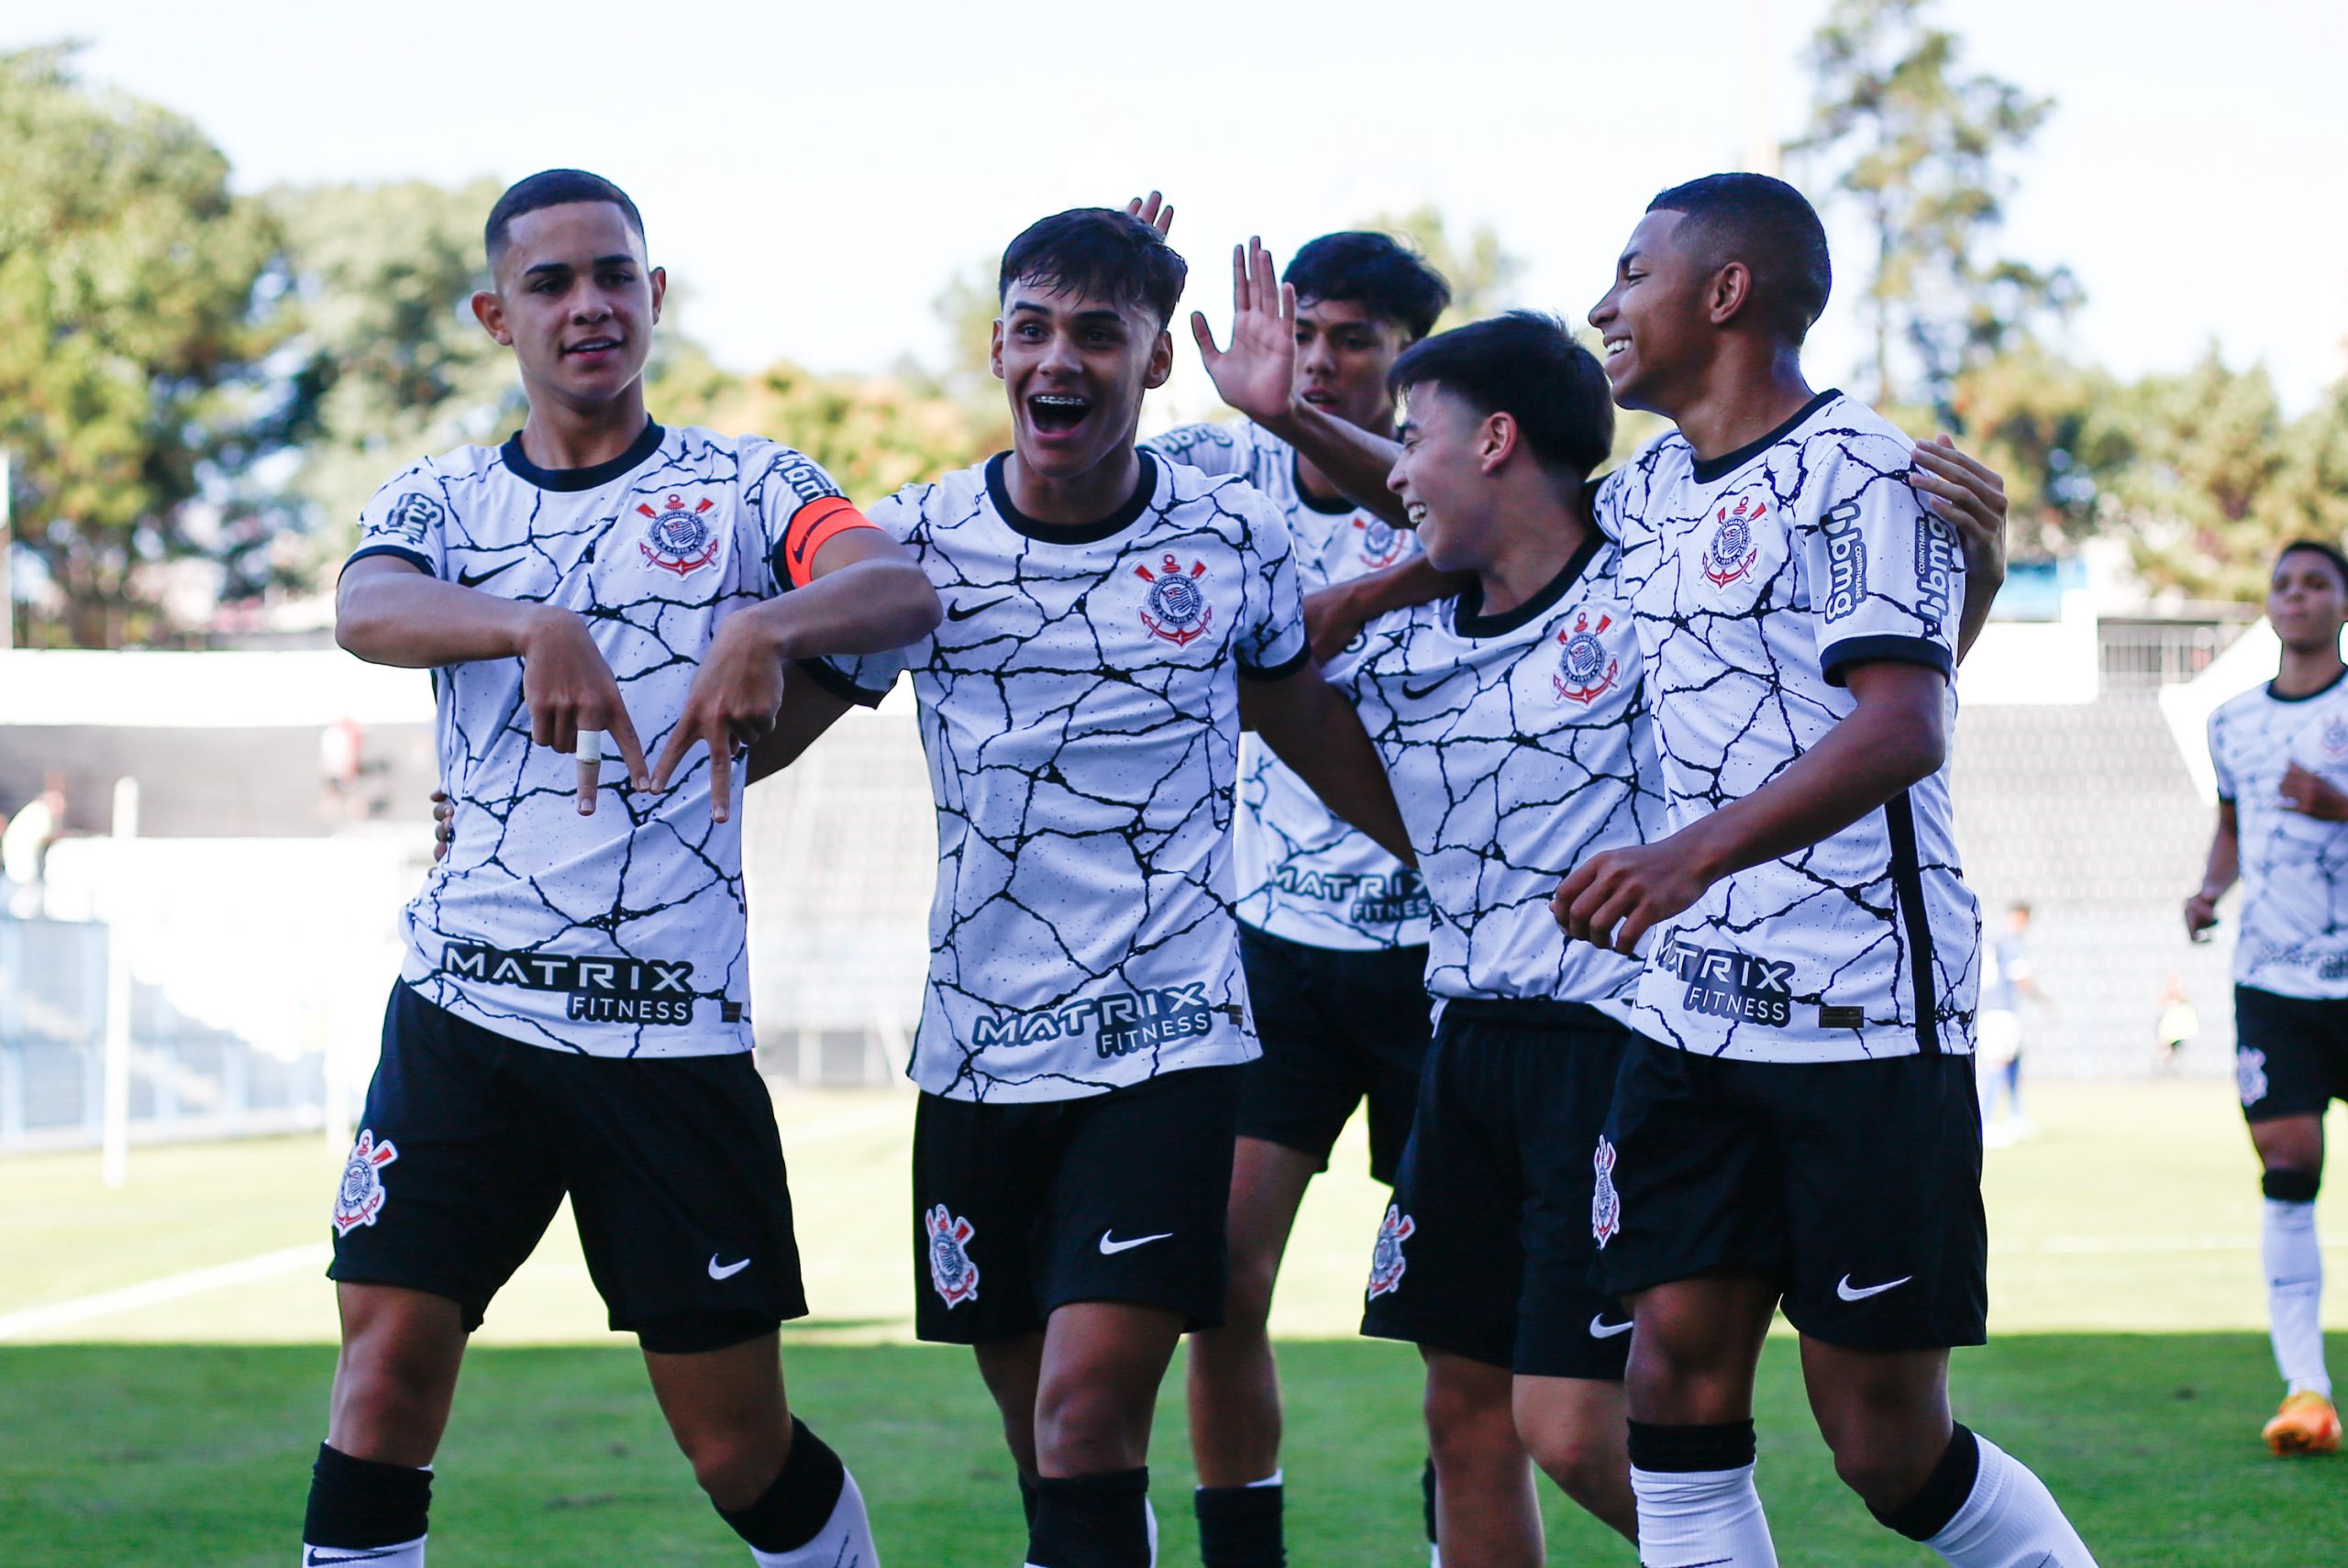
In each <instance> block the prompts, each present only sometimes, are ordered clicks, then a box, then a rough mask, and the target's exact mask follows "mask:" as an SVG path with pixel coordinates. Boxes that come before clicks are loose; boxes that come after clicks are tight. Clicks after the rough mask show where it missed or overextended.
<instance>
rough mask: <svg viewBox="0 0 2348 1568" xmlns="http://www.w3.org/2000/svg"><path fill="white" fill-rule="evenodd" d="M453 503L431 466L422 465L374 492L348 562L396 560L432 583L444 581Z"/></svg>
mask: <svg viewBox="0 0 2348 1568" xmlns="http://www.w3.org/2000/svg"><path fill="white" fill-rule="evenodd" d="M448 531H449V503H448V501H447V500H446V499H445V497H444V495H443V492H442V491H441V488H440V478H439V475H438V474H437V473H436V472H435V471H434V470H433V469H432V466H431V465H430V464H429V463H418V464H417V465H416V466H415V467H414V468H412V469H408V470H407V472H405V473H404V474H402V475H400V477H399V478H397V479H395V480H393V481H392V482H391V483H389V484H387V485H385V486H384V487H383V488H382V489H381V490H379V491H376V492H375V497H374V499H373V500H371V501H370V502H368V503H367V504H366V506H365V507H364V508H362V509H361V510H360V513H359V547H358V548H357V549H355V550H353V551H351V552H350V558H349V560H346V561H344V562H343V563H342V564H343V565H344V567H345V568H348V567H349V565H350V562H351V561H357V560H364V559H365V558H367V557H369V556H397V557H398V558H400V559H402V560H404V561H407V562H409V563H411V564H412V565H413V566H415V569H416V570H418V571H420V572H423V573H425V574H426V576H428V577H440V576H443V575H445V574H444V573H443V571H442V566H443V564H444V563H445V562H446V561H447V560H448Z"/></svg>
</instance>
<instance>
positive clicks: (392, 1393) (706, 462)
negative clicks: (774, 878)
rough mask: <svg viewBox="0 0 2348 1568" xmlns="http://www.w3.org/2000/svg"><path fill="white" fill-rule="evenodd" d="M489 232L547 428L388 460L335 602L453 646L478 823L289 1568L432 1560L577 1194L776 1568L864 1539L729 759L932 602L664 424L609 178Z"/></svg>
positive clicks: (838, 515)
mask: <svg viewBox="0 0 2348 1568" xmlns="http://www.w3.org/2000/svg"><path fill="white" fill-rule="evenodd" d="M485 238H486V245H487V249H488V253H489V263H490V270H491V273H492V276H493V288H491V289H489V290H484V291H483V292H482V293H478V294H476V295H475V296H474V299H473V309H474V313H475V315H477V316H478V317H479V318H480V320H481V323H482V326H483V327H484V328H485V329H486V330H487V331H488V332H489V334H490V336H491V337H493V338H494V339H495V340H496V341H497V342H498V343H500V344H501V345H503V346H504V347H506V348H511V349H512V350H513V351H514V354H515V360H516V362H517V364H518V366H519V369H520V370H521V374H522V380H523V385H524V389H525V391H526V393H527V395H528V400H529V415H528V419H527V421H526V424H525V425H523V427H522V429H521V430H520V431H518V432H517V433H516V434H515V436H513V437H512V438H511V439H510V440H508V441H507V442H505V443H504V445H503V446H502V447H460V448H458V449H457V450H455V451H453V452H449V453H447V454H444V455H443V456H441V457H438V458H428V459H426V460H425V461H423V462H421V463H418V464H416V465H415V467H413V468H411V469H407V470H406V471H405V472H404V473H402V474H401V475H399V476H398V477H397V478H395V479H394V480H392V481H391V482H390V483H389V484H387V485H385V486H384V487H383V488H382V491H379V492H378V493H377V495H376V497H375V499H374V500H373V501H372V502H370V503H369V504H368V506H367V507H366V509H365V511H364V513H362V515H361V518H360V547H359V548H358V550H357V551H356V552H355V553H354V554H353V556H352V557H351V558H350V561H349V565H348V566H347V567H346V569H345V570H344V573H343V576H342V580H341V584H340V589H339V592H338V603H337V620H336V636H337V639H338V641H339V642H340V643H341V645H342V646H344V647H345V648H347V649H349V651H350V652H352V653H354V654H356V655H358V656H359V657H361V658H364V659H367V660H369V661H371V662H374V663H380V664H390V665H397V666H402V667H405V668H428V669H431V670H432V671H434V679H435V684H436V689H437V696H438V702H439V721H438V734H439V743H440V759H439V761H440V777H441V778H442V779H443V780H444V781H445V782H446V785H447V788H448V790H449V793H450V794H451V796H452V797H453V806H454V812H453V816H452V818H451V821H450V823H449V827H450V832H451V840H450V844H449V850H448V853H447V855H446V856H445V858H443V859H442V860H441V861H440V862H439V863H438V864H437V866H436V867H434V869H433V871H432V873H431V875H430V878H428V880H427V881H426V886H425V889H424V890H423V891H422V892H421V893H420V894H419V895H418V896H417V897H416V899H415V901H414V902H412V903H411V904H410V905H409V906H408V908H407V910H406V911H405V913H404V918H403V924H404V935H405V939H406V941H405V946H406V954H405V957H404V962H403V964H402V968H401V979H400V982H399V984H398V985H397V986H396V987H394V988H393V996H392V1001H391V1006H390V1008H389V1010H388V1011H387V1013H386V1016H385V1020H384V1030H383V1042H382V1057H381V1060H380V1063H379V1065H378V1066H377V1068H376V1072H375V1076H374V1079H373V1082H372V1083H371V1085H370V1087H369V1089H368V1094H367V1102H366V1108H365V1110H364V1112H363V1113H362V1118H361V1127H360V1132H359V1135H358V1140H357V1143H356V1145H355V1146H354V1148H353V1150H352V1152H351V1154H350V1158H349V1164H348V1165H347V1166H346V1168H345V1172H344V1175H343V1178H342V1182H341V1186H340V1188H339V1190H338V1194H337V1198H336V1202H335V1208H334V1214H333V1221H334V1231H335V1238H334V1245H335V1261H334V1264H333V1267H332V1268H331V1270H330V1271H329V1272H330V1273H331V1274H332V1275H333V1276H334V1278H335V1279H336V1281H337V1282H338V1285H337V1293H338V1304H339V1308H340V1312H341V1319H342V1354H341V1359H340V1361H339V1363H338V1365H337V1368H336V1373H335V1381H334V1393H333V1403H332V1411H331V1415H330V1418H329V1421H328V1427H327V1441H325V1442H324V1443H322V1444H321V1445H320V1447H319V1451H318V1459H317V1463H316V1466H315V1468H314V1470H313V1473H312V1483H311V1489H310V1499H309V1507H308V1512H307V1517H306V1519H305V1526H304V1531H303V1538H304V1542H305V1545H304V1560H305V1563H306V1564H310V1565H312V1568H323V1565H325V1564H329V1563H347V1562H368V1563H370V1564H382V1565H384V1568H418V1565H420V1564H421V1563H422V1562H424V1553H425V1541H426V1518H427V1508H428V1505H429V1500H430V1488H431V1463H432V1460H433V1456H434V1454H435V1452H436V1451H437V1448H438V1446H439V1441H440V1437H441V1433H442V1431H443V1430H444V1428H445V1426H446V1424H447V1421H448V1418H449V1407H450V1404H451V1401H452V1399H453V1397H454V1394H455V1390H456V1383H457V1375H458V1370H459V1366H460V1363H461V1361H462V1359H463V1355H464V1352H465V1346H466V1343H467V1340H468V1337H469V1336H470V1335H471V1332H472V1331H473V1330H474V1329H475V1328H477V1327H478V1326H479V1325H480V1323H481V1321H482V1316H483V1314H484V1312H485V1311H486V1310H487V1309H488V1306H489V1303H490V1300H491V1298H492V1297H493V1296H494V1295H495V1294H496V1292H497V1291H498V1289H499V1288H500V1287H501V1286H503V1285H504V1282H505V1280H506V1279H507V1278H508V1277H510V1276H511V1275H512V1274H513V1271H514V1270H515V1268H516V1267H518V1266H519V1265H520V1264H521V1263H522V1261H523V1260H524V1259H525V1258H526V1257H527V1256H528V1254H529V1253H530V1252H531V1250H532V1249H533V1248H534V1247H535V1246H536V1245H537V1241H538V1238H539V1236H540V1235H541V1234H542V1233H543V1232H544V1231H545V1229H546V1226H547V1224H548V1221H549V1220H552V1218H553V1217H554V1213H555V1210H556V1209H557V1207H558V1205H559V1203H560V1202H561V1201H562V1200H563V1198H566V1197H568V1198H570V1203H571V1207H572V1210H573V1213H574V1214H575V1216H576V1218H577V1220H578V1224H579V1230H580V1241H581V1247H582V1249H583V1251H584V1252H585V1254H586V1258H587V1265H588V1269H589V1271H590V1273H591V1274H592V1275H593V1278H594V1281H595V1284H596V1287H597V1289H598V1291H599V1292H600V1293H601V1294H602V1296H603V1297H604V1301H605V1303H606V1305H607V1306H608V1308H609V1309H610V1314H611V1323H612V1326H613V1327H614V1328H615V1329H617V1330H622V1331H631V1332H633V1333H635V1334H636V1335H637V1339H638V1341H639V1342H640V1343H641V1345H642V1347H643V1352H644V1359H645V1364H646V1367H647V1369H648V1372H649V1374H650V1376H651V1382H652V1386H653V1391H654V1394H655V1395H656V1397H658V1398H659V1403H660V1408H661V1411H662V1414H663V1415H664V1416H666V1418H667V1419H668V1421H669V1425H670V1430H671V1431H672V1432H673V1434H674V1435H675V1437H676V1440H677V1442H678V1444H679V1446H680V1447H681V1449H682V1450H683V1451H684V1452H685V1454H686V1456H687V1457H688V1459H689V1460H691V1462H692V1466H693V1472H694V1476H695V1478H696V1479H697V1480H698V1481H699V1482H700V1484H701V1485H702V1487H703V1490H704V1491H705V1492H706V1493H707V1494H708V1496H709V1497H710V1500H711V1502H712V1503H713V1504H714V1506H715V1507H717V1509H718V1511H719V1513H720V1514H721V1515H722V1516H723V1517H724V1518H725V1520H726V1522H727V1523H728V1524H729V1525H731V1526H732V1527H733V1528H734V1529H735V1530H736V1531H737V1533H738V1534H740V1535H741V1536H742V1538H743V1539H744V1540H745V1541H747V1542H748V1545H749V1547H750V1550H751V1555H752V1557H753V1559H754V1560H755V1561H756V1562H758V1563H759V1565H760V1568H815V1565H816V1564H821V1565H822V1568H849V1565H851V1564H853V1565H856V1568H872V1565H873V1564H875V1563H876V1562H877V1561H878V1560H877V1558H876V1557H875V1555H874V1553H873V1550H872V1542H871V1533H870V1529H869V1525H868V1523H867V1522H866V1519H865V1514H864V1506H863V1502H862V1499H861V1497H860V1496H859V1495H858V1490H857V1487H856V1484H855V1482H854V1481H853V1480H852V1479H851V1478H850V1477H849V1476H848V1475H847V1472H846V1470H845V1468H844V1467H843V1466H842V1464H841V1463H840V1461H839V1459H838V1457H837V1456H836V1454H834V1453H833V1452H831V1450H830V1449H828V1448H827V1447H825V1444H824V1443H823V1441H821V1440H820V1439H818V1438H816V1437H815V1436H814V1433H812V1432H811V1431H809V1430H807V1428H806V1427H805V1425H804V1424H803V1423H801V1422H799V1421H797V1420H796V1419H794V1418H793V1417H792V1414H791V1412H790V1410H789V1409H788V1408H787V1407H786V1405H785V1402H784V1397H783V1388H782V1377H781V1361H780V1356H779V1352H778V1340H777V1335H776V1326H777V1325H778V1324H779V1323H780V1322H781V1321H782V1320H785V1319H788V1318H794V1317H798V1316H802V1315H803V1314H804V1313H805V1311H806V1301H805V1297H804V1295H803V1290H802V1286H801V1279H800V1269H799V1258H798V1249H797V1245H796V1242H795V1241H794V1239H793V1236H792V1218H791V1202H790V1194H789V1191H788V1188H787V1186H786V1179H785V1173H784V1168H783V1160H782V1149H781V1143H780V1140H779V1138H778V1136H777V1133H776V1129H775V1121H774V1110H773V1105H772V1101H771V1099H770V1097H769V1094H768V1092H767V1088H766V1085H765V1083H764V1081H763V1080H762V1079H761V1078H760V1077H759V1074H758V1070H757V1068H756V1066H755V1065H754V1064H753V1061H752V1058H751V1045H752V1032H751V1023H750V1018H749V1015H748V999H749V987H748V916H747V911H746V909H745V906H744V903H743V890H742V873H741V838H740V829H739V825H738V823H735V822H733V821H732V816H731V811H730V806H731V773H732V769H733V767H734V763H735V754H736V752H737V749H739V748H741V747H743V746H746V745H748V743H749V742H751V741H753V740H755V739H757V738H759V736H760V735H762V734H764V733H765V732H766V731H767V729H768V728H769V727H770V725H771V724H772V723H773V721H774V717H775V712H776V709H777V707H778V705H779V704H780V702H781V697H782V692H783V689H784V679H785V674H784V672H785V667H786V664H789V663H792V661H794V660H797V661H806V660H811V659H814V658H816V657H821V656H827V655H840V654H851V655H852V654H864V653H875V652H879V651H881V650H883V649H886V648H890V647H893V646H898V645H900V644H902V643H904V642H906V641H908V640H910V639H911V638H913V637H914V636H917V635H921V634H922V633H923V632H925V630H927V628H928V627H929V626H931V625H932V624H935V623H936V619H937V616H938V614H939V608H938V604H937V600H936V594H935V593H934V592H933V591H931V590H930V588H929V585H928V583H927V582H926V580H925V579H924V578H923V577H922V575H921V573H920V571H919V569H917V568H915V567H914V566H913V565H912V564H911V562H910V561H909V560H908V559H907V558H906V557H905V555H904V552H903V550H902V549H901V548H900V547H898V546H897V545H896V543H895V542H894V541H892V540H891V539H890V538H888V537H887V536H885V535H883V534H881V532H879V531H878V530H876V529H874V528H872V527H871V526H869V525H868V524H866V522H865V520H864V519H863V518H862V517H861V516H859V515H858V513H857V512H856V510H855V509H854V508H853V507H852V506H850V505H849V504H848V502H847V500H846V499H845V498H843V497H842V496H841V495H840V493H839V491H838V489H837V487H836V486H835V485H834V484H833V483H832V482H831V480H830V479H829V478H828V477H827V476H826V475H825V473H824V471H823V470H822V469H820V468H818V467H817V466H816V465H815V464H814V463H813V462H812V461H810V460H809V459H808V458H804V457H803V456H802V455H800V454H799V453H797V452H794V451H792V450H791V449H790V448H788V447H781V446H778V445H776V444H774V443H772V442H769V441H765V440H761V439H759V438H756V437H748V436H744V437H738V438H737V437H729V436H718V435H716V434H714V433H713V432H710V431H707V430H698V429H687V430H670V429H664V428H663V427H662V426H660V425H658V424H656V423H654V422H653V421H652V420H651V419H650V417H649V416H648V414H647V412H646V409H645V403H644V392H643V380H642V377H643V369H644V363H645V359H646V357H647V355H648V352H649V351H650V348H651V339H652V331H653V326H654V324H655V323H656V322H657V321H658V320H659V311H660V303H661V298H662V294H663V293H664V291H665V287H666V283H667V279H666V276H665V274H664V273H662V272H661V271H659V269H657V268H653V267H651V266H649V265H648V262H647V258H646V250H645V243H644V225H643V220H642V219H641V218H640V217H639V216H638V215H637V209H636V206H635V204H633V203H632V202H630V201H629V200H628V198H627V196H626V194H625V193H622V192H621V191H620V190H619V189H618V188H617V187H616V186H614V185H613V184H611V183H610V182H607V181H604V180H602V179H600V178H598V177H596V176H594V175H593V174H587V173H582V172H580V171H575V170H552V171H547V172H545V173H541V174H537V175H533V176H531V177H530V178H529V179H526V180H524V181H522V182H519V183H517V184H515V186H513V187H512V188H511V189H509V190H508V191H506V192H505V193H504V195H503V196H501V197H500V198H499V199H498V202H497V204H495V206H494V207H493V209H492V210H491V213H490V215H489V222H488V226H487V232H486V236H485ZM794 668H795V669H796V670H799V671H803V672H806V673H807V674H808V675H809V676H811V677H814V678H816V679H824V680H827V681H831V682H833V683H835V684H839V685H844V684H845V681H844V679H843V678H842V677H840V676H838V675H836V674H834V673H831V672H829V671H827V670H826V669H825V667H822V666H820V665H817V664H813V663H807V662H801V663H798V664H797V665H795V666H794ZM623 683H625V686H626V697H625V698H623V696H622V687H623ZM799 683H800V682H799V678H798V676H797V675H794V676H793V678H792V684H794V685H795V684H799ZM639 725H641V731H640V734H641V735H642V736H643V737H644V739H645V740H647V741H648V742H649V743H650V745H652V746H653V747H655V748H657V750H656V752H655V756H657V761H648V759H647V756H646V749H645V746H644V745H642V744H640V743H639V739H638V735H639V729H638V726H639ZM606 733H608V734H610V736H611V738H612V740H613V741H614V743H615V747H616V750H617V752H618V754H619V755H618V756H617V757H615V758H614V759H613V760H614V761H615V762H617V763H620V764H623V765H624V771H622V772H619V773H616V774H609V773H607V770H606V769H605V767H604V765H603V764H602V762H601V760H600V757H601V750H600V745H599V744H598V740H599V737H600V736H601V735H602V734H606ZM573 753H575V754H576V757H577V760H575V761H574V760H573V756H572V755H571V754H573ZM672 779H673V780H674V783H675V787H674V788H673V789H671V788H670V781H671V780H672ZM599 808H600V809H599Z"/></svg>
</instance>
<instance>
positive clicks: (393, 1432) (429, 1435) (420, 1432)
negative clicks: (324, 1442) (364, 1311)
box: [333, 1355, 449, 1463]
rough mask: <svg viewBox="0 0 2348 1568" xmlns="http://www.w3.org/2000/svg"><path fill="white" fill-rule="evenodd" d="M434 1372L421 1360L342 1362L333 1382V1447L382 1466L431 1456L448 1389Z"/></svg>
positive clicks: (377, 1358)
mask: <svg viewBox="0 0 2348 1568" xmlns="http://www.w3.org/2000/svg"><path fill="white" fill-rule="evenodd" d="M437 1373H438V1368H437V1366H436V1365H434V1364H432V1363H430V1362H429V1361H426V1360H425V1359H424V1358H421V1357H402V1356H398V1355H383V1356H374V1357H369V1358H366V1359H363V1360H358V1361H351V1360H346V1361H345V1363H344V1364H343V1367H342V1370H341V1373H340V1375H338V1377H337V1378H336V1380H335V1390H334V1438H333V1441H334V1445H335V1447H336V1448H338V1449H339V1450H340V1451H341V1452H345V1453H347V1454H349V1455H350V1456H351V1457H352V1458H353V1459H367V1460H375V1461H378V1462H380V1463H404V1456H406V1455H410V1454H413V1453H415V1452H419V1451H421V1452H427V1453H428V1452H431V1450H432V1449H433V1448H434V1447H435V1446H437V1440H438V1438H439V1435H440V1430H441V1428H442V1427H443V1426H444V1425H445V1424H446V1422H447V1420H448V1418H449V1389H448V1387H447V1386H446V1385H445V1383H444V1382H443V1380H442V1379H441V1378H440V1377H439V1376H438V1375H437ZM393 1456H400V1457H393Z"/></svg>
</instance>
